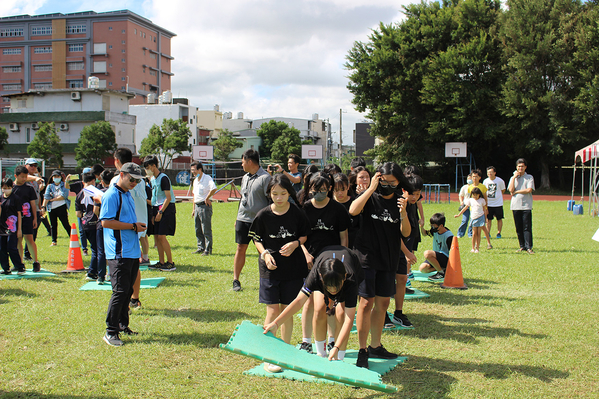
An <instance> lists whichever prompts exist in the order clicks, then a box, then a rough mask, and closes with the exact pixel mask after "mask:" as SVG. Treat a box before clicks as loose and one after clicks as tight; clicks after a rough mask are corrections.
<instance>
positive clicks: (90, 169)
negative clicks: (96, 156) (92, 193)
mask: <svg viewBox="0 0 599 399" xmlns="http://www.w3.org/2000/svg"><path fill="white" fill-rule="evenodd" d="M91 171H92V168H83V171H82V172H81V173H91Z"/></svg>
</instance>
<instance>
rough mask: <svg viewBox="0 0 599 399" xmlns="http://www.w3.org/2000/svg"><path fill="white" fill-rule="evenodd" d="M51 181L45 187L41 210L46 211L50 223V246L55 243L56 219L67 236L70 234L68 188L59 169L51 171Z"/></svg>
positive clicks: (56, 233)
mask: <svg viewBox="0 0 599 399" xmlns="http://www.w3.org/2000/svg"><path fill="white" fill-rule="evenodd" d="M51 179H52V181H51V183H50V184H48V187H46V193H45V194H44V203H43V204H42V212H44V211H46V210H47V211H48V214H49V215H50V224H51V225H52V244H51V245H52V246H54V245H56V238H57V235H58V220H60V222H61V223H62V226H63V227H64V229H65V231H66V232H67V236H70V235H71V226H70V225H69V206H70V201H69V190H68V189H67V188H66V187H65V185H64V177H63V174H62V172H61V171H60V170H55V171H54V172H52V177H51Z"/></svg>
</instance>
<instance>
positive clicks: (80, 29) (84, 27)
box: [67, 25, 87, 34]
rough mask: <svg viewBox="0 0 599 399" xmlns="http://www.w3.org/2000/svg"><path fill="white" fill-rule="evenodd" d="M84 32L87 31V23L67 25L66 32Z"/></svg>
mask: <svg viewBox="0 0 599 399" xmlns="http://www.w3.org/2000/svg"><path fill="white" fill-rule="evenodd" d="M85 32H87V25H69V26H67V34H73V33H85Z"/></svg>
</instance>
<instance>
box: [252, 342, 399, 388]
mask: <svg viewBox="0 0 599 399" xmlns="http://www.w3.org/2000/svg"><path fill="white" fill-rule="evenodd" d="M312 356H316V355H312ZM357 359H358V351H356V350H348V351H347V352H346V353H345V358H344V359H343V362H344V363H347V364H350V365H355V364H356V360H357ZM407 359H408V358H407V357H402V356H400V357H398V358H397V359H374V358H373V359H368V367H369V370H371V371H375V372H376V373H378V374H379V375H385V374H387V373H388V372H390V371H391V370H393V369H394V368H395V367H396V366H397V365H399V364H401V363H403V362H405V361H406V360H407ZM243 374H246V375H251V376H255V377H270V378H284V379H287V380H293V381H307V382H317V383H325V384H342V383H341V382H335V381H331V380H326V379H324V378H318V377H315V376H313V375H309V374H304V373H300V372H297V371H293V370H287V369H283V371H282V372H280V373H269V372H268V371H266V370H264V363H261V364H260V365H258V366H256V367H254V368H253V369H250V370H247V371H244V372H243ZM343 385H347V384H343Z"/></svg>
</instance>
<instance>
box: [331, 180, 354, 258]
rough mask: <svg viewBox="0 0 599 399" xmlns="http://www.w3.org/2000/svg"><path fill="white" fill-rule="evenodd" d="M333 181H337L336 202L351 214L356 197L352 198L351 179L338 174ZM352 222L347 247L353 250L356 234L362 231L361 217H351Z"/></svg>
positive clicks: (334, 193)
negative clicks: (350, 208) (350, 210)
mask: <svg viewBox="0 0 599 399" xmlns="http://www.w3.org/2000/svg"><path fill="white" fill-rule="evenodd" d="M333 179H334V180H335V186H334V189H333V196H334V198H335V201H337V202H338V203H340V204H341V205H343V206H344V207H345V209H346V210H347V212H348V213H349V207H350V206H351V204H352V202H354V197H352V196H351V193H350V189H349V179H348V178H347V175H345V174H343V173H337V174H336V175H335V176H334V177H333ZM350 221H351V224H350V226H349V229H348V230H347V235H348V240H347V241H348V246H347V247H348V248H350V249H352V248H353V247H354V243H355V242H356V234H358V230H359V229H360V215H358V216H351V215H350Z"/></svg>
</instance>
